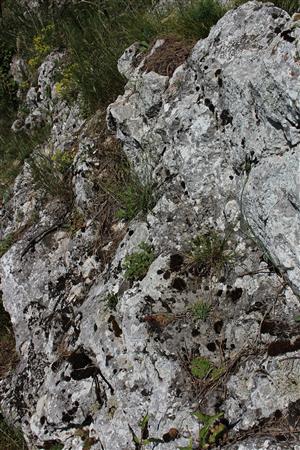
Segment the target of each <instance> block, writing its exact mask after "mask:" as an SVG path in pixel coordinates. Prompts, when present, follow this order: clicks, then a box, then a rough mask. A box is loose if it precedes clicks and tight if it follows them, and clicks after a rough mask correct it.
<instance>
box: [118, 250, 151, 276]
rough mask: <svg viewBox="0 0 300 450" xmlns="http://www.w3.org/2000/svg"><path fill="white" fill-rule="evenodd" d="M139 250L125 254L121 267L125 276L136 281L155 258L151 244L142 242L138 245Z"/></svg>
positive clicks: (144, 273)
mask: <svg viewBox="0 0 300 450" xmlns="http://www.w3.org/2000/svg"><path fill="white" fill-rule="evenodd" d="M139 248H140V251H137V252H134V253H131V254H130V255H127V256H125V258H124V261H123V268H124V269H125V278H126V279H128V280H132V281H136V280H141V279H142V278H144V276H145V275H146V273H147V272H148V269H149V267H150V265H151V263H152V262H153V261H154V260H155V254H154V250H153V248H152V247H151V245H149V244H146V242H142V243H141V244H140V245H139Z"/></svg>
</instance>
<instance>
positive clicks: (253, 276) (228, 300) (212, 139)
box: [1, 2, 300, 450]
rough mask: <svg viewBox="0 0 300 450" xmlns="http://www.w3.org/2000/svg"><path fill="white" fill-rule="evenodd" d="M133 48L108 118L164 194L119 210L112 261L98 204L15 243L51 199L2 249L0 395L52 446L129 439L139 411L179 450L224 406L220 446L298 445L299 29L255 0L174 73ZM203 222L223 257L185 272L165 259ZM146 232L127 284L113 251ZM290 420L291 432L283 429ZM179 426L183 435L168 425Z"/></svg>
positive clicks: (111, 444)
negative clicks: (8, 342)
mask: <svg viewBox="0 0 300 450" xmlns="http://www.w3.org/2000/svg"><path fill="white" fill-rule="evenodd" d="M160 44H161V42H158V43H157V44H156V48H157V47H158V46H159V45H160ZM152 51H153V52H154V51H155V49H153V50H152ZM138 52H139V46H138V45H134V46H132V47H131V48H130V49H128V50H127V51H126V52H125V54H124V55H123V57H122V58H121V59H120V61H119V69H120V71H121V72H122V73H123V74H124V75H125V76H126V77H127V79H128V83H127V85H126V89H125V93H124V95H123V96H120V97H119V98H118V99H117V100H116V101H115V102H114V103H113V104H112V105H110V107H109V108H108V112H107V122H108V126H109V127H110V129H111V130H112V131H113V132H114V133H116V135H117V137H118V138H119V139H121V140H122V142H123V145H124V151H125V152H126V154H127V156H128V158H129V160H130V161H131V163H132V165H133V167H134V168H135V169H136V171H137V173H138V174H139V175H140V177H141V179H142V180H147V181H149V179H150V180H151V181H153V183H155V186H156V191H157V192H156V195H157V203H156V205H155V207H154V208H153V210H152V211H151V212H150V213H149V214H148V215H147V217H146V218H143V217H141V216H138V217H137V218H136V220H134V221H133V222H132V223H130V224H129V226H128V229H125V227H124V224H123V225H122V224H120V228H121V227H122V226H123V233H124V238H123V240H122V242H121V243H120V245H119V246H118V249H117V251H116V253H115V255H114V257H113V259H112V260H111V262H110V263H109V264H107V265H105V264H104V262H103V261H102V260H101V258H99V257H96V256H95V252H94V248H95V220H94V221H93V220H92V219H90V220H89V221H87V223H86V226H85V227H83V228H82V229H80V230H78V231H76V233H75V234H74V235H70V234H69V233H68V232H67V231H66V230H64V229H62V228H58V229H56V230H55V231H54V232H53V233H52V234H51V235H50V236H49V239H46V240H45V241H41V242H40V243H39V244H37V245H36V246H35V248H33V249H32V251H30V252H27V253H26V254H25V255H24V256H23V257H22V256H21V255H22V253H23V252H24V248H25V247H26V245H27V243H28V240H29V239H31V238H32V236H34V235H35V233H36V231H37V228H35V227H39V226H52V225H53V223H54V222H55V221H57V220H58V218H59V217H60V215H61V214H62V212H63V209H62V208H63V206H62V205H61V204H58V203H55V202H53V203H50V204H48V205H47V207H46V208H45V209H44V210H43V214H42V218H41V222H40V224H38V225H35V227H31V228H30V229H29V230H28V231H27V234H26V235H25V236H24V237H23V239H22V240H20V241H19V242H17V243H16V244H15V245H14V246H13V247H12V248H11V249H10V250H9V251H8V252H7V253H6V254H5V255H4V256H3V257H2V259H1V277H2V278H1V282H2V285H1V286H2V290H3V296H4V302H5V307H6V308H7V310H8V311H9V313H10V315H11V317H12V322H13V325H14V329H15V333H16V341H17V348H18V351H19V353H20V364H19V366H18V368H17V371H16V373H15V374H12V375H10V377H8V379H7V380H5V381H3V382H2V383H1V394H2V400H1V407H2V408H3V409H4V410H5V412H6V413H7V414H13V416H15V417H16V418H18V419H19V420H21V422H22V428H23V430H24V432H25V433H26V436H27V439H28V441H30V442H31V443H35V444H37V445H39V446H44V447H45V448H46V446H47V445H49V442H60V443H63V444H64V450H81V449H83V448H84V446H85V445H86V443H87V442H89V443H90V444H91V448H92V449H99V450H100V449H105V450H134V449H136V448H137V446H136V445H135V443H134V439H133V434H134V435H136V436H137V437H138V438H139V439H141V436H140V435H141V427H140V425H139V423H140V421H141V419H142V418H143V417H145V416H148V417H149V425H148V433H149V437H150V438H156V439H157V442H156V447H155V448H156V449H158V450H168V449H169V450H175V449H177V448H178V447H184V446H185V447H186V446H187V445H188V443H189V441H190V437H192V439H193V442H194V444H195V445H196V442H197V437H198V426H199V424H198V422H197V420H196V419H195V417H194V416H193V415H192V413H193V412H195V411H202V412H206V413H207V414H214V413H215V412H216V411H220V410H221V411H224V417H225V418H226V419H227V420H228V422H229V423H230V424H232V426H233V429H232V430H230V432H229V436H228V439H227V440H225V441H224V444H222V445H223V448H228V449H230V450H263V449H268V450H287V449H289V450H299V439H298V438H297V436H299V434H297V431H298V430H297V419H296V417H297V414H299V400H300V389H299V379H300V377H299V375H300V360H299V338H298V336H299V326H298V325H297V323H295V320H294V318H295V316H296V315H297V314H298V313H299V309H300V305H299V298H298V291H299V289H300V277H299V254H298V253H299V245H298V244H299V241H298V230H299V228H298V221H299V217H300V216H299V211H300V207H299V210H298V197H299V194H298V175H299V161H298V159H299V156H298V153H299V150H300V144H299V142H300V131H299V117H300V108H299V95H300V94H299V93H300V82H299V72H300V66H299V52H300V29H299V28H297V27H295V26H294V23H293V22H291V21H290V18H289V16H288V15H287V14H286V13H284V12H283V11H281V10H280V9H278V8H275V7H274V6H271V5H265V6H262V5H261V4H259V3H256V2H250V3H248V4H246V5H244V6H242V7H240V8H238V9H236V10H234V11H231V12H229V13H227V14H226V15H225V16H224V18H223V19H221V20H220V21H219V23H218V24H217V25H216V26H215V27H214V28H213V29H212V30H211V33H210V35H209V37H208V38H207V39H205V40H202V41H199V42H198V43H197V45H196V46H195V47H194V49H193V50H192V53H191V55H190V57H189V59H188V60H187V62H186V63H185V64H184V65H183V66H181V67H179V68H177V70H176V71H175V73H174V75H173V76H172V78H169V77H167V76H162V75H159V74H158V73H155V72H149V73H146V72H145V71H144V69H143V67H144V63H143V61H142V62H141V63H140V64H139V66H138V67H136V61H137V59H136V56H137V53H138ZM49 64H50V65H51V61H50V63H49ZM47 67H48V66H47ZM29 97H30V99H32V101H34V93H33V92H32V93H30V95H29ZM30 99H28V101H29V100H30ZM30 101H31V100H30ZM61 123H64V121H63V120H62V122H61ZM87 130H88V128H84V129H83V130H82V131H81V133H80V136H79V153H78V156H77V157H76V160H75V162H74V169H73V173H74V177H73V189H74V192H75V204H76V205H77V207H78V208H79V209H80V210H81V211H82V212H84V213H86V212H87V211H90V210H92V209H93V206H95V197H93V195H94V194H93V176H95V174H96V173H97V169H96V168H97V157H96V156H95V155H96V154H95V153H94V149H95V146H96V142H95V141H94V140H93V137H92V136H88V132H87ZM70 133H71V132H70ZM60 135H61V136H62V139H63V136H64V130H63V129H62V131H61V132H60ZM66 135H67V136H68V131H67V132H66ZM53 139H54V140H56V135H55V134H53ZM98 157H99V158H100V157H101V156H99V155H98ZM25 176H26V171H24V174H23V175H22V176H21V177H20V179H19V181H18V182H19V185H18V186H19V188H18V192H16V195H17V194H18V195H19V196H20V198H21V196H22V191H23V190H24V189H25V185H26V183H25V184H24V183H22V179H23V180H24V177H25ZM22 177H23V178H22ZM27 186H28V185H27ZM23 195H24V194H23ZM299 202H300V201H299ZM90 217H91V216H90ZM15 220H16V219H15V218H13V219H12V223H11V224H10V226H11V227H13V226H14V221H15ZM212 232H218V233H220V234H221V235H222V236H223V237H224V236H225V238H226V242H227V246H228V248H229V249H230V251H231V252H232V257H231V258H230V259H228V260H227V262H226V264H225V266H224V267H222V269H221V270H220V271H216V272H213V273H211V274H210V275H207V276H205V274H204V275H203V274H202V276H199V275H198V276H195V273H193V272H192V271H189V270H188V267H186V266H185V265H184V264H181V265H179V267H177V266H176V265H175V266H174V264H172V261H174V258H175V260H176V258H177V257H178V256H177V257H176V256H174V255H178V253H181V254H183V255H185V254H187V253H188V252H189V248H190V241H191V239H192V238H193V237H195V236H196V235H197V234H200V235H204V234H205V233H209V234H210V235H212ZM143 241H144V242H148V243H150V244H151V245H152V246H153V248H154V251H155V255H156V258H155V260H154V261H153V263H152V264H151V266H150V267H149V270H148V273H147V275H146V276H145V277H144V278H143V279H142V280H141V281H136V282H133V283H129V282H128V280H126V279H125V273H124V267H123V264H122V262H123V260H124V257H125V256H126V255H127V254H129V253H132V252H134V251H136V249H137V248H138V245H139V243H141V242H143ZM172 255H173V256H172ZM171 256H172V257H171ZM272 263H274V264H275V266H272ZM274 267H278V268H279V271H278V270H274ZM110 293H115V294H117V295H118V297H119V301H118V304H117V306H116V310H115V311H110V310H109V309H108V308H107V304H106V301H105V299H106V298H107V295H108V294H110ZM199 299H201V300H202V301H205V302H206V303H208V304H209V305H210V306H211V312H210V315H209V317H208V319H207V321H201V320H199V319H197V318H195V317H194V316H193V315H192V314H191V307H192V306H193V305H194V304H195V303H196V302H197V301H199ZM159 317H160V320H161V322H158V318H159ZM157 322H158V323H157ZM162 322H163V324H162ZM199 355H200V356H202V357H204V358H207V359H209V360H210V361H211V363H213V364H215V365H216V366H218V367H221V368H222V370H223V375H222V376H221V378H220V379H219V381H220V382H219V383H217V385H216V386H215V385H214V386H213V388H214V389H212V386H209V389H208V390H207V389H206V388H207V387H208V386H207V384H205V383H203V380H202V382H201V381H200V380H197V379H195V378H192V377H191V374H190V371H189V368H190V363H191V360H192V359H193V357H195V356H199ZM204 388H205V389H204ZM297 411H298V412H297ZM284 420H286V421H287V422H284ZM282 426H283V427H284V428H283V429H284V430H285V431H286V430H287V428H288V429H289V433H288V441H287V442H281V441H277V440H276V436H277V437H278V435H280V436H282V435H283V434H284V433H283V431H282V430H283V429H282ZM171 428H174V429H176V430H178V432H179V437H178V439H175V440H169V439H168V436H169V435H168V431H169V430H170V429H171ZM274 429H275V431H276V432H274ZM272 430H273V431H272ZM294 431H295V432H294ZM88 439H89V441H88ZM153 445H154V444H153V443H151V444H147V443H145V445H144V446H145V448H149V449H150V448H153ZM220 445H221V444H220Z"/></svg>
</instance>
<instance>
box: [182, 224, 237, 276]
mask: <svg viewBox="0 0 300 450" xmlns="http://www.w3.org/2000/svg"><path fill="white" fill-rule="evenodd" d="M232 257H233V254H232V252H230V251H229V249H228V241H227V239H226V238H224V237H222V236H221V235H220V234H218V233H217V232H215V231H211V232H210V233H207V234H203V235H198V236H196V237H195V238H194V239H193V240H192V241H191V242H190V250H189V252H188V253H187V254H186V262H187V264H188V266H189V267H190V268H191V269H192V270H193V271H194V272H196V273H197V274H200V275H208V274H212V273H218V272H219V271H220V270H221V269H222V268H223V267H224V265H225V264H226V263H229V262H230V261H231V260H232Z"/></svg>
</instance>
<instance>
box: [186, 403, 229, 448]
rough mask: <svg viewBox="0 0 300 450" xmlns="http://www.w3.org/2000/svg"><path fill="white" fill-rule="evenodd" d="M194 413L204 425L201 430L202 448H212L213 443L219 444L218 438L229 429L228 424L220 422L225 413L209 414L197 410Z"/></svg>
mask: <svg viewBox="0 0 300 450" xmlns="http://www.w3.org/2000/svg"><path fill="white" fill-rule="evenodd" d="M193 415H194V416H195V417H196V418H197V419H198V420H199V422H201V423H202V425H203V426H202V427H201V428H200V430H199V445H200V449H206V448H210V446H211V445H215V444H217V442H218V440H219V439H220V438H221V437H222V435H223V434H224V433H225V432H226V429H227V428H226V425H224V424H223V423H221V422H219V419H221V418H222V417H223V416H224V413H223V412H220V413H217V414H214V415H212V416H209V415H207V414H203V413H202V412H198V411H197V412H195V413H194V414H193Z"/></svg>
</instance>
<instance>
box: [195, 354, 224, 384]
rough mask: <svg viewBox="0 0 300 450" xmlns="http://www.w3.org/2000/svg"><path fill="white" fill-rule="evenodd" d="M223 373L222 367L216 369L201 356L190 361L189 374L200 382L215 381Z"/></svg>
mask: <svg viewBox="0 0 300 450" xmlns="http://www.w3.org/2000/svg"><path fill="white" fill-rule="evenodd" d="M223 372H224V369H223V368H222V367H216V366H215V365H214V364H213V363H212V362H211V361H209V360H208V359H206V358H203V357H201V356H199V357H197V358H194V359H192V361H191V373H192V375H193V376H194V377H196V378H198V379H200V380H203V379H210V380H217V379H218V378H219V377H220V376H221V375H222V373H223Z"/></svg>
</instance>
